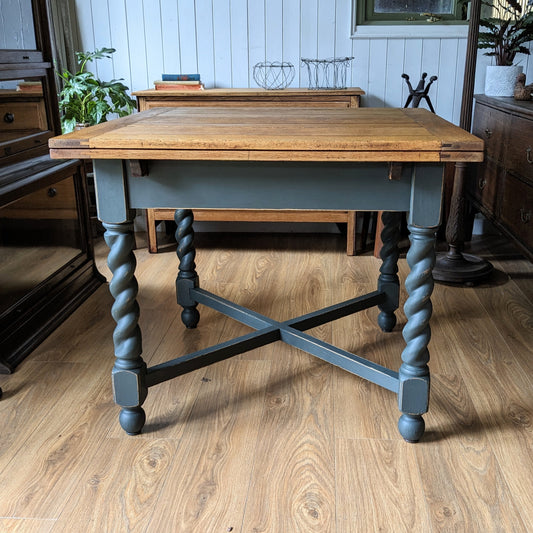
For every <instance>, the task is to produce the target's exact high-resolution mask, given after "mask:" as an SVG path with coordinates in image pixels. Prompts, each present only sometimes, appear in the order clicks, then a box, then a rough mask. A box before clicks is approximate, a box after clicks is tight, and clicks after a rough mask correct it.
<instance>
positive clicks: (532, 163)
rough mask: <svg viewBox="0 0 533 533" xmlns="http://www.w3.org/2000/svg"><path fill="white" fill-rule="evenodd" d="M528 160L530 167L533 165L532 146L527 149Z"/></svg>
mask: <svg viewBox="0 0 533 533" xmlns="http://www.w3.org/2000/svg"><path fill="white" fill-rule="evenodd" d="M526 159H527V162H528V163H529V164H530V165H533V159H531V146H528V147H527V148H526Z"/></svg>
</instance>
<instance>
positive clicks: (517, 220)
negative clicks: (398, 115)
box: [467, 95, 533, 260]
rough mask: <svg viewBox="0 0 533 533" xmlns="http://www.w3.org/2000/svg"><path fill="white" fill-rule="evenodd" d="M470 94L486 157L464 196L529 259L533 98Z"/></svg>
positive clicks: (532, 210)
mask: <svg viewBox="0 0 533 533" xmlns="http://www.w3.org/2000/svg"><path fill="white" fill-rule="evenodd" d="M475 98H476V102H475V110H474V124H473V130H472V133H474V135H477V136H478V137H481V138H482V139H483V140H484V141H485V151H486V159H485V162H484V163H482V164H481V165H478V166H477V171H476V172H475V174H474V175H473V176H472V179H470V180H469V185H468V188H467V194H468V197H469V199H470V200H471V202H472V204H473V205H474V207H475V208H476V209H478V210H479V211H481V213H483V214H484V215H485V216H486V217H487V218H488V219H489V220H491V221H492V222H493V223H494V224H495V226H497V227H498V229H500V230H501V231H502V232H503V233H505V234H506V235H508V236H509V237H511V238H512V239H513V240H514V241H515V243H516V244H517V245H518V246H519V247H520V249H521V250H522V251H523V252H524V253H525V254H526V255H527V256H528V257H529V258H530V259H531V260H533V101H532V100H530V101H527V102H520V101H516V100H514V99H513V98H501V97H499V98H494V97H489V96H485V95H477V96H476V97H475Z"/></svg>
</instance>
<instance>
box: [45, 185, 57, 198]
mask: <svg viewBox="0 0 533 533" xmlns="http://www.w3.org/2000/svg"><path fill="white" fill-rule="evenodd" d="M46 194H48V196H49V197H50V198H53V197H54V196H56V195H57V189H55V188H54V187H50V188H49V189H48V191H46Z"/></svg>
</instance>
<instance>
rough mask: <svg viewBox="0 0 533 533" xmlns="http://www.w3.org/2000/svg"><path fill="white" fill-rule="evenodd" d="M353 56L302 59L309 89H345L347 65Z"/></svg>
mask: <svg viewBox="0 0 533 533" xmlns="http://www.w3.org/2000/svg"><path fill="white" fill-rule="evenodd" d="M352 59H353V57H331V58H328V59H304V58H303V57H302V64H303V65H305V66H306V67H307V74H308V76H309V89H346V87H347V85H346V78H347V73H348V67H349V66H350V62H351V61H352Z"/></svg>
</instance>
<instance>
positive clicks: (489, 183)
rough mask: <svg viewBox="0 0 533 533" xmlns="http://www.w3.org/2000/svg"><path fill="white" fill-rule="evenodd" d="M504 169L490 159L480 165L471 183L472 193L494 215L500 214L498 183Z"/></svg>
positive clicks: (470, 189)
mask: <svg viewBox="0 0 533 533" xmlns="http://www.w3.org/2000/svg"><path fill="white" fill-rule="evenodd" d="M502 172H503V169H502V168H501V167H500V166H498V164H497V163H496V162H495V161H492V160H490V159H488V160H487V161H485V162H484V163H483V164H481V165H478V167H477V172H474V173H473V175H472V177H471V179H470V183H469V191H470V194H471V195H472V196H473V197H474V198H475V199H476V200H477V201H478V202H479V203H480V204H481V205H482V206H483V207H484V208H485V209H486V210H487V211H489V212H490V213H491V214H492V215H495V216H497V215H498V188H499V187H498V185H499V183H501V181H502V178H501V175H502Z"/></svg>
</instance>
